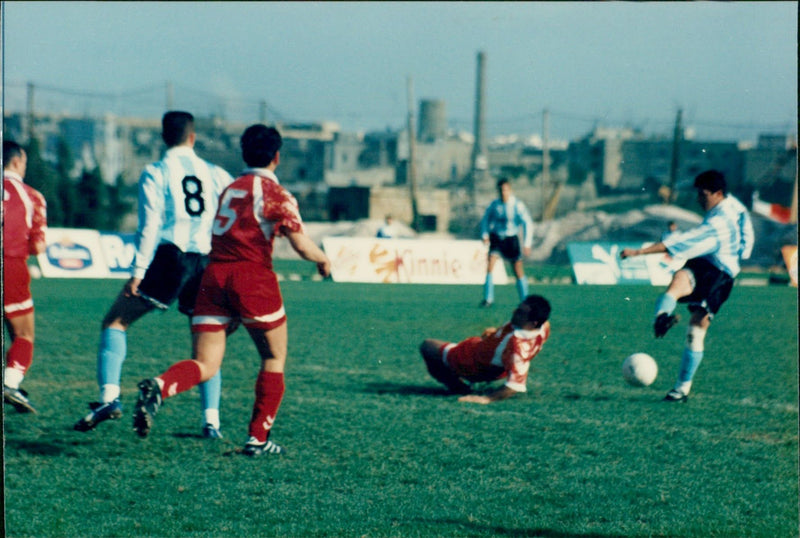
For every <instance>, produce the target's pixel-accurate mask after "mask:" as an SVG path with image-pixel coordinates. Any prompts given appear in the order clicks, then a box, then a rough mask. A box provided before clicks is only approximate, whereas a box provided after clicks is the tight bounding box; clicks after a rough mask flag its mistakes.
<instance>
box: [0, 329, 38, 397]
mask: <svg viewBox="0 0 800 538" xmlns="http://www.w3.org/2000/svg"><path fill="white" fill-rule="evenodd" d="M32 362H33V342H31V341H30V340H27V339H25V338H14V341H13V342H11V345H10V346H9V348H8V351H7V352H6V369H5V373H4V375H3V384H4V385H5V386H7V387H9V388H12V389H18V388H19V385H20V383H22V379H23V378H24V377H25V372H27V371H28V368H30V366H31V363H32Z"/></svg>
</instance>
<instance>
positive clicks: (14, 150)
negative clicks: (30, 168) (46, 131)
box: [3, 140, 22, 166]
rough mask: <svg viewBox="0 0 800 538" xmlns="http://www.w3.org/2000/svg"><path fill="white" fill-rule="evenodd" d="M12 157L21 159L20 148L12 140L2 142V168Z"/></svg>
mask: <svg viewBox="0 0 800 538" xmlns="http://www.w3.org/2000/svg"><path fill="white" fill-rule="evenodd" d="M14 157H22V146H20V145H19V144H17V143H16V142H14V141H13V140H3V166H6V165H7V164H8V163H9V162H11V159H13V158H14Z"/></svg>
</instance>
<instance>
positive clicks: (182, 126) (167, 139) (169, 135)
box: [161, 110, 194, 148]
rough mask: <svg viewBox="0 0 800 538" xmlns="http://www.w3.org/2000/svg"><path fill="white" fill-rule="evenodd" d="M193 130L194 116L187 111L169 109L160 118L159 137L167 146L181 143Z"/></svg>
mask: <svg viewBox="0 0 800 538" xmlns="http://www.w3.org/2000/svg"><path fill="white" fill-rule="evenodd" d="M193 132H194V116H192V115H191V114H189V113H188V112H183V111H180V110H171V111H169V112H167V113H166V114H164V117H163V118H161V138H163V139H164V143H165V144H166V145H167V147H168V148H172V147H175V146H178V145H180V144H183V143H184V142H186V140H187V139H188V138H189V135H190V134H192V133H193Z"/></svg>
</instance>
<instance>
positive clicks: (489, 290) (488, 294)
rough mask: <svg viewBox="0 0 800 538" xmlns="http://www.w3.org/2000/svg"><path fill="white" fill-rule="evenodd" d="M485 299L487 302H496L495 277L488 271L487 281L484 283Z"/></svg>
mask: <svg viewBox="0 0 800 538" xmlns="http://www.w3.org/2000/svg"><path fill="white" fill-rule="evenodd" d="M483 300H484V301H486V302H487V303H493V302H494V279H493V278H492V273H486V281H485V282H484V283H483Z"/></svg>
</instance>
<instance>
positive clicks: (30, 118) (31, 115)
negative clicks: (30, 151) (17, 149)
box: [28, 82, 35, 144]
mask: <svg viewBox="0 0 800 538" xmlns="http://www.w3.org/2000/svg"><path fill="white" fill-rule="evenodd" d="M34 116H35V114H34V112H33V82H28V143H29V144H30V143H31V141H33V130H34V128H33V122H34Z"/></svg>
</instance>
